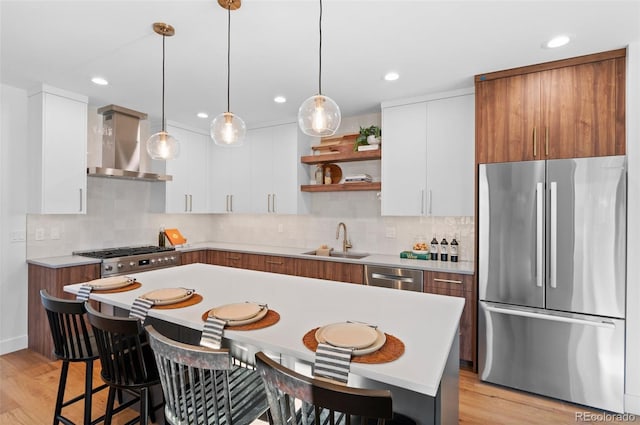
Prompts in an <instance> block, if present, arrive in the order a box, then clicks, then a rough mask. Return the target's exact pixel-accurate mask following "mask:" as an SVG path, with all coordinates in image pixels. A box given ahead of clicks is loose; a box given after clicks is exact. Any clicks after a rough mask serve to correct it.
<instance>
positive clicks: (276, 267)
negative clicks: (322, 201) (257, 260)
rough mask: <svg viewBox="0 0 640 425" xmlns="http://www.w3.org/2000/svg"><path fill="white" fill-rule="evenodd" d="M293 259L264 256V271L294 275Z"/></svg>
mask: <svg viewBox="0 0 640 425" xmlns="http://www.w3.org/2000/svg"><path fill="white" fill-rule="evenodd" d="M295 267H296V266H295V260H294V259H293V258H287V257H280V256H274V255H269V256H267V257H266V258H265V271H267V272H270V273H280V274H288V275H295V274H296V270H295Z"/></svg>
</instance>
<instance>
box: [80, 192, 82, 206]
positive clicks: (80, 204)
mask: <svg viewBox="0 0 640 425" xmlns="http://www.w3.org/2000/svg"><path fill="white" fill-rule="evenodd" d="M80 212H82V188H80Z"/></svg>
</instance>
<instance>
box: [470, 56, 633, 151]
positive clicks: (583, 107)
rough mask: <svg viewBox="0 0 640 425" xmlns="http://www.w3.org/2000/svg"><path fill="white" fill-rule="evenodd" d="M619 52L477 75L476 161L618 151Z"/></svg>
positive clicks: (621, 134)
mask: <svg viewBox="0 0 640 425" xmlns="http://www.w3.org/2000/svg"><path fill="white" fill-rule="evenodd" d="M625 55H626V51H625V50H624V49H621V50H614V51H610V52H604V53H598V54H593V55H587V56H581V57H578V58H572V59H565V60H561V61H555V62H548V63H544V64H539V65H533V66H528V67H522V68H516V69H512V70H506V71H499V72H493V73H490V74H481V75H477V76H476V77H475V85H476V162H477V163H492V162H511V161H531V160H539V159H560V158H580V157H591V156H608V155H624V153H625V130H624V122H625V66H626V65H625Z"/></svg>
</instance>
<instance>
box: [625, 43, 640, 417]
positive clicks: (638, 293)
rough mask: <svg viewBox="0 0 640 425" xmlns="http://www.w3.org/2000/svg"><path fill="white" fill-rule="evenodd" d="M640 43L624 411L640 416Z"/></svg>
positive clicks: (634, 50) (634, 88)
mask: <svg viewBox="0 0 640 425" xmlns="http://www.w3.org/2000/svg"><path fill="white" fill-rule="evenodd" d="M639 93H640V40H638V41H637V42H636V43H633V44H631V45H630V46H629V48H628V50H627V109H626V113H627V126H626V130H627V159H628V164H629V169H628V190H627V193H628V194H629V199H628V204H627V353H626V356H627V368H626V390H625V393H626V397H625V411H627V412H630V413H637V414H640V261H638V260H639V259H640V123H639V122H638V117H640V95H639Z"/></svg>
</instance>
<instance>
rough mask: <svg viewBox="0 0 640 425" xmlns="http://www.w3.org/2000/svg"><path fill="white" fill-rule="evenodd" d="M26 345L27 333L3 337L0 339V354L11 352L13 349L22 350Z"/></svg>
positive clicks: (27, 342)
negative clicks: (7, 337)
mask: <svg viewBox="0 0 640 425" xmlns="http://www.w3.org/2000/svg"><path fill="white" fill-rule="evenodd" d="M28 345H29V340H28V337H27V335H22V336H17V337H15V338H9V339H4V340H2V341H0V356H1V355H3V354H8V353H13V352H14V351H18V350H24V349H25V348H27V347H28Z"/></svg>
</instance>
